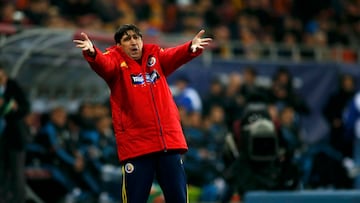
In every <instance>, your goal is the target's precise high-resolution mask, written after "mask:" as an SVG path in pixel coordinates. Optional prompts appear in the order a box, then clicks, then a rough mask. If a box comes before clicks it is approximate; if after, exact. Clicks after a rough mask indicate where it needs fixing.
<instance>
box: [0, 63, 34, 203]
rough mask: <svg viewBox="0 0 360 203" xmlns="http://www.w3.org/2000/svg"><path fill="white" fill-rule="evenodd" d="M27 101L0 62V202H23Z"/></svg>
mask: <svg viewBox="0 0 360 203" xmlns="http://www.w3.org/2000/svg"><path fill="white" fill-rule="evenodd" d="M29 111H30V103H29V101H28V99H27V97H26V95H25V93H24V91H23V90H22V88H21V86H20V85H19V84H18V82H17V81H16V80H15V79H12V78H9V77H8V75H7V73H6V70H5V66H4V65H2V64H0V202H2V201H5V202H7V203H13V202H14V203H22V202H25V145H26V139H27V138H26V135H27V132H28V128H27V125H26V123H25V121H24V119H25V117H26V116H27V115H28V113H29Z"/></svg>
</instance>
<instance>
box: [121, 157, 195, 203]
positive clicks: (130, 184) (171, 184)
mask: <svg viewBox="0 0 360 203" xmlns="http://www.w3.org/2000/svg"><path fill="white" fill-rule="evenodd" d="M122 164H123V165H122V170H123V177H122V202H123V203H146V202H147V200H148V198H149V194H150V190H151V186H152V183H153V182H154V179H155V178H156V180H157V183H158V184H159V185H160V188H161V190H162V191H163V194H164V197H165V201H166V202H167V203H186V202H187V201H188V194H187V184H186V175H185V171H184V166H183V161H182V159H181V155H180V154H178V153H174V152H159V153H153V154H149V155H145V156H141V157H137V158H134V159H129V160H127V161H125V162H124V163H122Z"/></svg>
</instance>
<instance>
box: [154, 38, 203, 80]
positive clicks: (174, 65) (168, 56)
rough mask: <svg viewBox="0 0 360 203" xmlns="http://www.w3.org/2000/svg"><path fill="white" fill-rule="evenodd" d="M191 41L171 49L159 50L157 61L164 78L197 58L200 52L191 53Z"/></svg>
mask: <svg viewBox="0 0 360 203" xmlns="http://www.w3.org/2000/svg"><path fill="white" fill-rule="evenodd" d="M190 46H191V41H189V42H187V43H185V44H182V45H179V46H176V47H171V48H166V49H160V53H159V60H160V64H161V67H162V69H163V72H164V74H165V76H169V75H170V74H171V73H173V72H174V71H175V70H176V69H178V68H179V67H180V66H182V65H183V64H185V63H187V62H189V61H190V60H192V59H193V58H195V57H197V56H199V55H200V54H201V53H202V50H201V49H200V50H197V51H196V52H191V50H190Z"/></svg>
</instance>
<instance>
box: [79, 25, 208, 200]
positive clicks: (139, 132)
mask: <svg viewBox="0 0 360 203" xmlns="http://www.w3.org/2000/svg"><path fill="white" fill-rule="evenodd" d="M204 33H205V31H204V30H201V31H200V32H199V33H198V34H197V35H196V36H195V37H194V38H193V39H192V41H189V42H186V43H184V44H182V45H179V46H176V47H172V48H166V49H162V48H160V47H159V46H158V45H155V44H145V45H144V44H143V40H142V34H141V32H140V30H139V28H138V27H136V26H135V25H132V24H125V25H122V26H120V28H119V29H118V30H117V31H116V33H115V35H114V39H115V42H116V45H114V46H112V47H109V48H107V50H106V51H105V52H104V53H103V52H101V51H100V50H99V49H98V48H97V47H95V46H94V45H93V43H92V42H91V40H90V39H89V38H88V36H87V35H86V34H85V33H81V35H82V37H83V39H76V40H74V43H75V44H76V47H78V48H81V49H82V51H83V55H84V57H85V59H86V60H87V61H88V63H89V64H90V66H91V68H92V69H93V70H94V71H95V72H96V73H97V74H98V75H99V76H100V77H102V78H103V79H104V80H105V81H106V83H107V84H108V86H109V88H110V91H111V95H110V103H111V109H112V117H113V125H114V130H115V136H116V143H117V148H118V156H119V159H120V162H121V164H122V169H123V181H122V199H123V203H146V201H147V199H148V196H149V192H150V189H151V185H152V183H153V180H154V177H156V179H157V181H158V183H159V185H160V187H161V188H162V190H163V193H164V197H165V200H166V202H169V203H185V202H187V189H186V177H185V173H184V168H183V163H182V160H181V156H180V155H181V154H182V153H185V152H186V151H187V149H188V147H187V144H186V140H185V137H184V134H183V132H182V128H181V124H180V117H179V112H178V109H177V107H176V105H175V102H174V100H173V97H172V94H171V92H170V89H169V86H168V84H167V81H166V77H167V76H169V75H170V74H171V73H173V72H174V71H175V70H176V69H177V68H179V67H180V66H181V65H183V64H185V63H187V62H188V61H190V60H192V59H193V58H195V57H197V56H199V55H200V54H201V53H202V51H203V49H204V48H205V47H207V46H208V45H209V43H210V42H211V38H202V36H203V34H204Z"/></svg>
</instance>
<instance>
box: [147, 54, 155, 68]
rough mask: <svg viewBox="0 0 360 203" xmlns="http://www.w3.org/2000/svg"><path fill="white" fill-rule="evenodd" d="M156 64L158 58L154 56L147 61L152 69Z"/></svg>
mask: <svg viewBox="0 0 360 203" xmlns="http://www.w3.org/2000/svg"><path fill="white" fill-rule="evenodd" d="M155 63H156V58H155V57H154V56H150V57H149V58H148V61H147V66H148V67H152V66H154V65H155Z"/></svg>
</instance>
